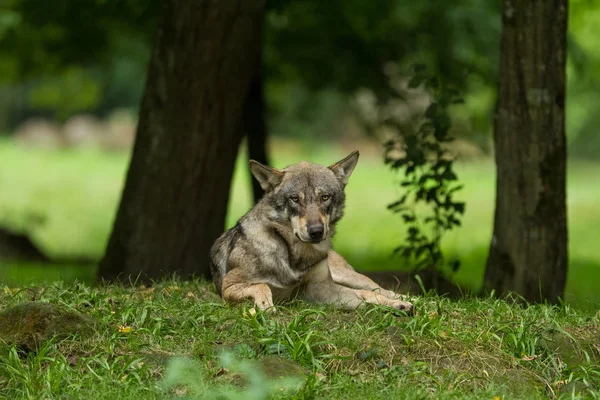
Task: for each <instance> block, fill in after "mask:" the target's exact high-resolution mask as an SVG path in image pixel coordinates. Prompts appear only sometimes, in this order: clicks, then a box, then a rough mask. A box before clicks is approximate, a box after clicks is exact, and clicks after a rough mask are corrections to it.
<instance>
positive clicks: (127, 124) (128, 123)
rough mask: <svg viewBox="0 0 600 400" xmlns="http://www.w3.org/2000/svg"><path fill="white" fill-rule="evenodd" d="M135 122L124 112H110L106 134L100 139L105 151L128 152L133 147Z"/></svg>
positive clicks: (128, 113)
mask: <svg viewBox="0 0 600 400" xmlns="http://www.w3.org/2000/svg"><path fill="white" fill-rule="evenodd" d="M136 128H137V120H136V119H135V118H134V117H133V115H132V114H131V113H130V112H128V111H126V110H116V111H114V112H112V113H111V114H110V115H109V116H108V118H107V121H106V132H105V133H104V134H103V135H102V137H101V146H102V149H103V150H105V151H129V150H131V148H132V147H133V143H134V141H135V134H136Z"/></svg>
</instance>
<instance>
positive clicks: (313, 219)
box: [210, 151, 413, 312]
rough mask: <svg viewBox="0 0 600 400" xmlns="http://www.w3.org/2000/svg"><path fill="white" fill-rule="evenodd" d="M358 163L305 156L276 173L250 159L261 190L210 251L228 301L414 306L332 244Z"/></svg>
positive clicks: (220, 290) (267, 304) (264, 306)
mask: <svg viewBox="0 0 600 400" xmlns="http://www.w3.org/2000/svg"><path fill="white" fill-rule="evenodd" d="M357 161H358V152H357V151H355V152H353V153H352V154H350V155H349V156H348V157H346V158H344V159H343V160H341V161H339V162H337V163H335V164H333V165H331V166H329V167H325V166H322V165H318V164H312V163H308V162H304V161H303V162H300V163H298V164H294V165H291V166H289V167H286V168H284V169H283V170H276V169H274V168H271V167H268V166H265V165H262V164H260V163H258V162H256V161H253V160H251V161H250V169H251V171H252V174H253V175H254V177H255V178H256V179H257V180H258V181H259V183H260V184H261V187H262V188H263V189H264V190H265V195H264V196H263V198H262V199H261V200H260V201H259V202H258V203H257V204H256V205H255V206H254V208H252V209H251V210H250V211H249V212H248V213H247V214H246V215H244V216H243V217H242V218H241V219H240V220H239V221H238V223H237V224H236V225H235V226H234V227H233V228H231V229H229V230H228V231H227V232H225V233H224V234H223V235H222V236H221V237H220V238H219V239H217V241H216V242H215V244H214V245H213V247H212V250H211V254H210V255H211V261H212V262H211V272H212V276H213V281H214V283H215V285H216V287H217V291H218V293H219V294H220V295H221V296H222V297H223V299H224V300H225V301H239V300H243V299H245V298H251V299H253V300H254V303H255V304H256V306H257V307H259V308H261V309H267V308H269V307H272V306H273V302H274V301H275V302H277V301H281V300H286V299H289V298H290V297H292V296H295V295H297V296H299V297H300V298H303V299H305V300H307V301H311V302H318V303H329V304H335V305H338V306H340V307H344V308H348V309H354V308H356V307H358V306H359V305H361V304H362V303H364V302H366V303H377V304H383V305H388V306H391V307H395V308H398V309H402V310H406V311H409V312H410V311H412V308H413V306H412V304H411V303H408V302H405V301H401V297H402V296H400V295H397V294H396V293H394V292H391V291H388V290H385V289H382V288H380V287H379V286H378V285H377V284H376V283H375V282H373V281H372V280H370V279H369V278H367V277H366V276H364V275H361V274H359V273H357V272H355V271H354V270H353V269H352V267H351V266H350V265H348V263H347V262H346V260H344V259H343V258H342V257H341V256H340V255H339V254H337V253H336V252H334V251H333V250H332V248H331V238H332V237H333V234H334V232H335V226H336V224H337V222H338V221H339V220H340V218H342V215H343V212H344V202H345V194H344V188H345V186H346V183H347V182H348V178H349V177H350V174H351V173H352V171H353V170H354V167H355V166H356V163H357Z"/></svg>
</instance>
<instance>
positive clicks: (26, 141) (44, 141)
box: [15, 118, 65, 149]
mask: <svg viewBox="0 0 600 400" xmlns="http://www.w3.org/2000/svg"><path fill="white" fill-rule="evenodd" d="M15 141H16V142H17V143H18V144H20V145H23V146H27V147H38V148H45V149H55V148H59V147H63V146H64V144H65V143H64V138H63V137H62V135H61V132H60V127H59V126H58V125H57V124H55V123H54V122H52V121H49V120H46V119H43V118H31V119H28V120H26V121H24V122H23V123H22V124H20V125H19V126H18V128H17V129H16V130H15Z"/></svg>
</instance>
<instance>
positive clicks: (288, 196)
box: [250, 151, 358, 243]
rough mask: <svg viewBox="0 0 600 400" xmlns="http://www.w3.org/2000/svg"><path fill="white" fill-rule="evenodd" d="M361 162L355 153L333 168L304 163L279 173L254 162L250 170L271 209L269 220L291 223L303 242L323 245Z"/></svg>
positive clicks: (341, 210) (336, 220) (341, 211)
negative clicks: (348, 185)
mask: <svg viewBox="0 0 600 400" xmlns="http://www.w3.org/2000/svg"><path fill="white" fill-rule="evenodd" d="M357 162H358V151H354V152H353V153H351V154H350V155H349V156H348V157H346V158H344V159H343V160H341V161H338V162H336V163H335V164H332V165H330V166H329V167H325V166H323V165H319V164H312V163H308V162H305V161H302V162H300V163H298V164H294V165H290V166H289V167H286V168H284V169H282V170H278V169H275V168H271V167H268V166H266V165H263V164H261V163H258V162H256V161H254V160H250V170H251V171H252V175H254V177H255V178H256V179H257V180H258V182H259V183H260V186H261V187H262V188H263V190H264V191H265V196H264V197H263V199H262V201H263V202H267V203H268V204H269V205H270V206H271V211H270V212H269V218H270V219H271V220H274V221H277V222H279V223H283V224H290V226H291V228H292V229H293V231H294V234H295V235H296V237H297V238H298V239H300V240H301V241H303V242H306V243H319V242H321V241H323V240H325V239H326V238H327V237H328V235H330V234H331V232H332V231H333V227H334V225H335V224H336V223H337V222H338V221H339V220H340V218H342V215H343V212H344V200H345V195H344V188H345V187H346V183H347V182H348V178H349V177H350V174H352V171H353V170H354V167H355V166H356V163H357Z"/></svg>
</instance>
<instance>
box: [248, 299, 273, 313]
mask: <svg viewBox="0 0 600 400" xmlns="http://www.w3.org/2000/svg"><path fill="white" fill-rule="evenodd" d="M254 306H255V307H256V308H258V309H259V310H261V311H264V312H267V313H270V314H276V313H277V309H276V308H275V306H274V305H273V303H272V302H270V301H266V300H265V301H259V302H256V303H254Z"/></svg>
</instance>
